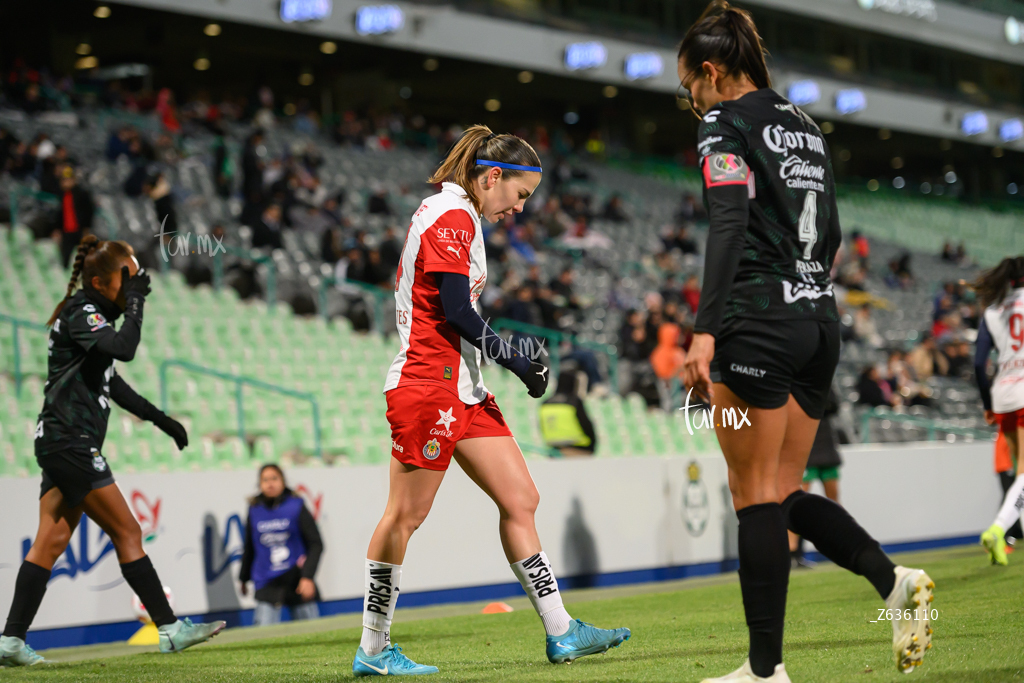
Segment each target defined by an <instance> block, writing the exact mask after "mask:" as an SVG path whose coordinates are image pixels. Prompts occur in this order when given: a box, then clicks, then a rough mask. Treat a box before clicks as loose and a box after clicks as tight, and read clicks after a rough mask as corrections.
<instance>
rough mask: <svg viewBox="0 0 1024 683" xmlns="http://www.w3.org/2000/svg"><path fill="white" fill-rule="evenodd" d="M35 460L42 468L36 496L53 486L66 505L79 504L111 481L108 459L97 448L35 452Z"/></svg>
mask: <svg viewBox="0 0 1024 683" xmlns="http://www.w3.org/2000/svg"><path fill="white" fill-rule="evenodd" d="M36 462H38V463H39V467H40V468H42V470H43V482H42V487H41V489H40V491H39V497H40V498H42V497H43V496H44V495H46V492H47V491H49V490H50V489H52V488H54V487H56V488H57V489H59V490H60V493H61V495H62V496H64V502H65V503H67V505H68V507H78V506H79V505H81V504H82V501H83V500H85V497H86V496H87V495H89V492H90V491H92V490H94V489H101V488H103V487H104V486H109V485H110V484H113V483H114V475H113V473H111V471H110V465H108V464H107V459H106V458H104V457H103V455H102V454H100V452H99V449H96V448H83V447H81V446H75V447H72V448H67V449H64V450H60V451H55V452H53V453H47V454H45V455H40V454H38V453H37V454H36Z"/></svg>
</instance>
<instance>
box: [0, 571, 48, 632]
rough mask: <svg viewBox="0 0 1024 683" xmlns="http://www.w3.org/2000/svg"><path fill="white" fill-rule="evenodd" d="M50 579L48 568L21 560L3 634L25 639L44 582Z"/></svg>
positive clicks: (43, 593)
mask: <svg viewBox="0 0 1024 683" xmlns="http://www.w3.org/2000/svg"><path fill="white" fill-rule="evenodd" d="M49 580H50V570H49V569H43V568H42V567H40V566H39V565H38V564H33V563H32V562H28V561H25V562H22V563H21V569H19V570H18V578H17V579H16V580H15V582H14V600H13V601H12V602H11V611H10V613H9V614H8V615H7V626H5V627H4V635H5V636H8V637H11V638H21V639H22V640H25V635H26V634H27V633H28V627H29V626H31V625H32V620H33V619H35V618H36V612H38V611H39V605H40V604H41V603H42V602H43V596H44V595H46V584H47V583H48V582H49Z"/></svg>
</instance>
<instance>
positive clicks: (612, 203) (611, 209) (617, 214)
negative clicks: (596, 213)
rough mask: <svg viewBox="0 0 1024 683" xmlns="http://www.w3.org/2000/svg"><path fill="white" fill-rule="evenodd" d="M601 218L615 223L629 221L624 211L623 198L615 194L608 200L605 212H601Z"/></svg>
mask: <svg viewBox="0 0 1024 683" xmlns="http://www.w3.org/2000/svg"><path fill="white" fill-rule="evenodd" d="M601 217H602V218H603V219H605V220H606V221H612V222H613V223H624V222H626V221H627V220H629V218H628V217H627V216H626V212H625V211H624V210H623V209H622V197H621V196H620V195H617V194H613V195H612V196H611V197H610V198H609V199H608V201H607V202H606V203H605V205H604V210H603V211H602V212H601Z"/></svg>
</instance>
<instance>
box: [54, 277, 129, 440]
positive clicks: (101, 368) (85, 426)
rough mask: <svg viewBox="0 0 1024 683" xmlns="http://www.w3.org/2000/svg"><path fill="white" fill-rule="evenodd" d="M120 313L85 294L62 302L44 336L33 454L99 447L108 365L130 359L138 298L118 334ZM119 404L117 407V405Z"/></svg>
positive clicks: (104, 421) (112, 376)
mask: <svg viewBox="0 0 1024 683" xmlns="http://www.w3.org/2000/svg"><path fill="white" fill-rule="evenodd" d="M120 315H121V309H120V307H119V306H118V305H117V304H115V303H114V302H112V301H110V300H108V299H107V298H106V297H104V296H103V295H101V294H99V293H98V292H96V291H95V290H93V289H91V288H86V289H82V290H80V291H79V292H78V293H77V294H75V295H74V296H72V297H71V298H70V299H68V301H67V303H66V304H65V305H64V309H63V310H62V311H61V313H60V315H59V316H58V317H57V320H56V321H54V324H53V329H51V330H50V339H49V342H48V344H49V362H48V373H47V378H46V386H45V391H44V397H43V410H42V412H41V413H39V423H38V424H37V425H36V435H35V436H36V439H35V450H36V453H37V454H39V455H45V454H48V453H52V452H54V451H58V450H62V449H66V448H95V449H97V450H99V449H100V448H102V446H103V439H104V438H105V437H106V434H107V418H108V417H109V416H110V399H111V390H110V385H111V382H112V381H114V380H115V379H119V378H117V375H116V372H115V370H114V361H115V360H121V361H129V360H131V359H132V358H133V357H134V356H135V349H136V347H137V346H138V344H139V338H140V333H141V326H142V298H141V297H137V298H136V297H133V298H132V299H131V300H130V302H129V307H128V310H127V312H126V317H125V321H124V322H123V323H122V325H121V330H120V331H119V332H118V331H115V329H114V321H115V320H116V319H117V318H118V317H119V316H120ZM119 403H120V401H119Z"/></svg>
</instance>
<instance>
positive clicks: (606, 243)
mask: <svg viewBox="0 0 1024 683" xmlns="http://www.w3.org/2000/svg"><path fill="white" fill-rule="evenodd" d="M562 244H564V245H565V246H567V247H569V248H570V249H580V250H582V251H590V250H592V249H611V248H612V247H613V246H614V244H613V243H612V241H611V239H609V238H608V237H607V236H606V235H602V234H601V233H599V232H597V231H596V230H592V229H591V228H590V226H589V225H588V224H587V217H586V215H585V214H582V213H581V214H580V215H579V216H577V217H576V222H575V223H574V224H573V226H572V230H570V231H569V234H568V235H565V236H564V237H562Z"/></svg>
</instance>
